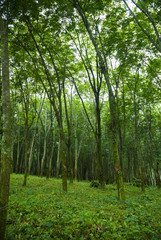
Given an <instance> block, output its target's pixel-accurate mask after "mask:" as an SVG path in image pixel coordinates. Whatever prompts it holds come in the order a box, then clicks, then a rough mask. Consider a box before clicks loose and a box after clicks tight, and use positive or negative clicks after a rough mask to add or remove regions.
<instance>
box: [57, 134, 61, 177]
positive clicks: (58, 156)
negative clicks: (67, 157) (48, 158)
mask: <svg viewBox="0 0 161 240" xmlns="http://www.w3.org/2000/svg"><path fill="white" fill-rule="evenodd" d="M60 160H61V159H60V138H59V142H58V153H57V161H56V178H59V172H60Z"/></svg>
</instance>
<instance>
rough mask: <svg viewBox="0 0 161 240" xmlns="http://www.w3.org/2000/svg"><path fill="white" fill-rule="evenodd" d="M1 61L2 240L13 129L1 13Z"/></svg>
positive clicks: (6, 39) (3, 26)
mask: <svg viewBox="0 0 161 240" xmlns="http://www.w3.org/2000/svg"><path fill="white" fill-rule="evenodd" d="M0 34H1V59H2V110H3V118H2V119H3V131H2V132H3V137H2V149H1V169H0V171H1V173H0V176H1V182H0V239H1V240H4V239H5V229H6V219H7V208H8V199H9V185H10V173H11V164H12V157H11V154H12V129H11V116H10V113H11V109H10V89H9V58H8V32H7V24H5V23H4V22H3V19H2V15H1V12H0Z"/></svg>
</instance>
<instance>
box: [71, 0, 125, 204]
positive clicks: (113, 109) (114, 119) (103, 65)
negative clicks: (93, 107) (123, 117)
mask: <svg viewBox="0 0 161 240" xmlns="http://www.w3.org/2000/svg"><path fill="white" fill-rule="evenodd" d="M72 2H73V6H74V7H75V9H76V10H77V12H78V13H79V15H80V17H81V19H82V21H83V23H84V26H85V28H86V30H87V32H88V34H89V37H90V40H91V42H92V44H93V46H94V48H95V51H96V53H97V56H98V59H99V65H100V69H101V72H102V75H103V76H104V78H105V81H106V84H107V88H108V94H109V105H110V115H111V133H112V134H111V137H112V152H113V159H114V168H115V173H116V181H117V189H118V199H119V200H124V199H125V191H124V183H123V173H122V170H121V165H120V158H119V154H118V143H117V139H118V116H117V104H116V99H115V96H114V92H113V89H112V85H111V82H110V77H109V69H108V64H107V61H106V57H105V52H104V50H103V43H102V41H101V36H100V35H99V38H98V39H97V40H98V41H96V38H95V37H94V34H93V32H92V30H91V27H90V23H89V21H88V17H87V16H86V13H85V11H84V9H83V8H82V6H81V4H80V2H79V1H77V0H73V1H72ZM98 42H100V44H101V47H102V50H100V48H99V45H98Z"/></svg>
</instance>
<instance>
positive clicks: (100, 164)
mask: <svg viewBox="0 0 161 240" xmlns="http://www.w3.org/2000/svg"><path fill="white" fill-rule="evenodd" d="M96 118H97V134H96V143H97V158H98V160H97V161H98V168H99V169H98V179H99V182H100V184H101V186H102V187H104V186H105V176H104V167H103V160H102V142H101V116H100V108H99V98H98V99H97V101H96Z"/></svg>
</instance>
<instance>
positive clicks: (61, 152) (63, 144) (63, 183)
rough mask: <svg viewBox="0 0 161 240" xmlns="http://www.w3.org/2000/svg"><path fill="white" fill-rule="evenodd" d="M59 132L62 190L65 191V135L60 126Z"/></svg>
mask: <svg viewBox="0 0 161 240" xmlns="http://www.w3.org/2000/svg"><path fill="white" fill-rule="evenodd" d="M59 134H60V156H61V162H62V185H63V190H64V191H65V192H67V167H66V154H65V137H64V132H63V128H62V126H60V128H59Z"/></svg>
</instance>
